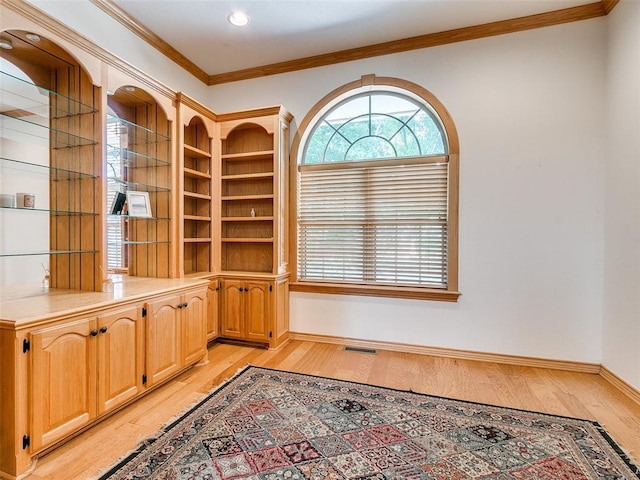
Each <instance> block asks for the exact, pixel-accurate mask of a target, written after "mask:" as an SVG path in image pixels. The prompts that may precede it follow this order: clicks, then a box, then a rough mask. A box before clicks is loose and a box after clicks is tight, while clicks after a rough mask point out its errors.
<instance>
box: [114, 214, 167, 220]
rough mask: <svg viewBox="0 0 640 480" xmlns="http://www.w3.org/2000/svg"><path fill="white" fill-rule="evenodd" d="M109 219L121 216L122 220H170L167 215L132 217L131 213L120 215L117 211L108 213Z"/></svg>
mask: <svg viewBox="0 0 640 480" xmlns="http://www.w3.org/2000/svg"><path fill="white" fill-rule="evenodd" d="M107 217H109V219H113V218H121V219H123V220H171V219H170V218H169V217H132V216H131V215H121V214H117V213H108V214H107Z"/></svg>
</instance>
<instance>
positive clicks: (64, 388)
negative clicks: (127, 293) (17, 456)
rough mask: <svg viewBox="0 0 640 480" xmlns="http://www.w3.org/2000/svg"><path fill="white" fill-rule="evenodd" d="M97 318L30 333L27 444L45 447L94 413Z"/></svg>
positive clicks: (87, 420)
mask: <svg viewBox="0 0 640 480" xmlns="http://www.w3.org/2000/svg"><path fill="white" fill-rule="evenodd" d="M97 334H98V330H97V319H96V317H89V318H82V319H79V320H75V321H72V322H69V323H65V324H63V325H59V326H55V327H50V328H43V329H41V330H36V331H34V332H32V333H31V349H32V351H33V357H32V368H31V371H30V388H31V394H32V401H31V407H32V417H31V431H32V434H31V448H32V449H33V450H35V451H37V450H40V449H42V448H43V447H45V446H47V445H50V444H51V443H53V442H55V441H56V440H59V439H61V438H63V437H65V436H66V435H68V434H70V433H71V432H73V431H75V430H77V429H78V428H80V427H82V426H83V425H86V424H87V423H89V422H90V421H91V420H93V419H94V418H95V417H96V378H97V375H96V373H97V356H96V355H97V338H96V336H97Z"/></svg>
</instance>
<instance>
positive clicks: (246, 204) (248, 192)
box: [218, 107, 292, 274]
mask: <svg viewBox="0 0 640 480" xmlns="http://www.w3.org/2000/svg"><path fill="white" fill-rule="evenodd" d="M291 119H292V117H291V115H290V114H289V113H287V112H286V110H284V108H282V107H272V108H265V109H260V110H249V111H245V112H236V113H233V114H223V115H218V121H219V122H220V143H221V154H220V168H221V175H220V204H221V216H220V232H221V233H220V250H221V264H220V271H222V272H255V273H271V274H279V273H284V272H286V266H287V255H286V253H287V235H286V223H287V222H286V218H287V216H286V211H287V208H286V204H287V195H288V188H287V187H288V183H287V174H288V168H287V164H288V157H289V150H288V146H289V123H290V122H291Z"/></svg>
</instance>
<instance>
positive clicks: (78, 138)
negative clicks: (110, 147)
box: [0, 31, 103, 290]
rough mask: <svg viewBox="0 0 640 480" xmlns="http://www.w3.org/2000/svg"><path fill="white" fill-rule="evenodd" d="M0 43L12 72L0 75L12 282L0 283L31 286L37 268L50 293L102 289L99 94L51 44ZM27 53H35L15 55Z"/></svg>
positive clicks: (4, 250) (22, 38)
mask: <svg viewBox="0 0 640 480" xmlns="http://www.w3.org/2000/svg"><path fill="white" fill-rule="evenodd" d="M3 36H6V37H7V40H9V41H10V42H11V43H12V45H13V49H11V50H8V51H3V52H2V56H3V57H4V58H6V59H7V60H8V61H9V62H11V63H13V65H15V67H17V69H16V70H15V71H14V73H8V72H2V73H0V77H1V81H0V85H1V86H0V94H1V109H0V119H1V126H2V134H1V136H2V148H1V151H0V170H1V173H2V178H3V181H2V183H1V184H0V193H2V194H3V195H6V196H7V197H4V198H5V199H4V203H3V206H1V207H0V215H1V217H0V223H2V225H3V228H6V232H7V233H6V235H4V236H3V239H2V242H1V244H0V262H1V268H2V270H3V271H4V272H8V275H10V277H9V278H6V279H3V282H2V283H4V284H10V285H12V286H19V285H20V284H22V283H23V281H24V283H25V284H31V283H34V278H33V277H34V276H35V275H27V274H25V272H30V271H31V272H33V271H36V272H39V276H40V277H42V278H44V277H45V275H47V276H48V286H49V287H50V288H63V289H78V290H99V289H100V288H101V273H100V255H99V252H100V249H101V246H102V238H101V237H102V226H101V223H102V212H101V206H102V203H101V193H102V189H101V182H100V165H101V163H100V154H101V138H102V135H101V131H102V126H103V122H102V118H101V116H100V109H99V105H100V89H99V88H98V87H96V86H94V85H93V84H92V82H91V79H90V78H89V76H88V74H87V73H86V72H85V71H84V70H83V69H82V67H80V65H78V63H77V61H76V60H75V59H73V58H72V57H71V56H70V55H69V54H68V53H66V52H64V51H63V50H61V49H60V48H58V47H57V46H55V45H54V44H53V43H52V42H49V41H47V40H46V39H42V40H40V41H39V45H38V46H37V48H36V46H34V45H32V43H33V41H32V40H29V39H28V38H27V37H26V33H25V32H23V31H6V32H4V33H3ZM25 51H31V52H32V53H31V54H30V55H29V56H28V57H23V56H21V53H22V52H25ZM16 72H20V75H17V74H16ZM16 189H18V191H14V190H16ZM18 193H30V194H33V195H34V197H35V202H34V204H33V205H32V207H31V208H28V207H27V208H23V207H24V205H19V203H18V202H19V201H20V199H19V198H16V199H15V201H12V200H11V198H12V197H14V196H15V195H16V194H18ZM34 229H37V230H38V232H37V233H33V234H28V232H30V231H31V230H34ZM43 230H44V231H45V232H48V234H47V233H45V234H44V235H43V233H44V232H43ZM25 233H27V234H26V235H25ZM37 264H40V265H41V267H42V268H39V266H38V265H37ZM37 280H39V279H37Z"/></svg>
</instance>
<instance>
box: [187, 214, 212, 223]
mask: <svg viewBox="0 0 640 480" xmlns="http://www.w3.org/2000/svg"><path fill="white" fill-rule="evenodd" d="M184 219H185V220H193V221H196V222H210V221H211V217H203V216H201V215H184Z"/></svg>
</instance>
